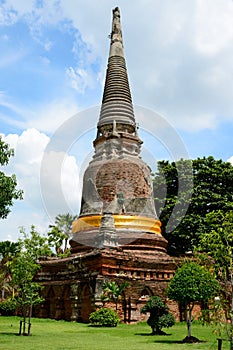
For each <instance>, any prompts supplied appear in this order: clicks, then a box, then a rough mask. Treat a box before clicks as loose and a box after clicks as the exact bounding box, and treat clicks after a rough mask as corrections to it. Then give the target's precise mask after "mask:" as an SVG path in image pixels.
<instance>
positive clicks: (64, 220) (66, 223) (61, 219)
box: [55, 213, 77, 252]
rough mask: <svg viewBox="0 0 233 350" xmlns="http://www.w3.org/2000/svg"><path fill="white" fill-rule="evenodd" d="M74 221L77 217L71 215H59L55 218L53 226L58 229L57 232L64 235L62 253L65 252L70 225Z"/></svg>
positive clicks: (70, 229) (70, 230)
mask: <svg viewBox="0 0 233 350" xmlns="http://www.w3.org/2000/svg"><path fill="white" fill-rule="evenodd" d="M75 219H77V215H71V214H69V213H67V214H59V215H57V216H56V218H55V225H56V226H57V227H58V229H59V231H61V232H62V233H63V234H65V246H64V252H66V249H67V243H68V239H69V238H70V236H71V233H72V224H73V222H74V220H75Z"/></svg>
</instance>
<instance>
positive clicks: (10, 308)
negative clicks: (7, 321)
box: [0, 299, 16, 316]
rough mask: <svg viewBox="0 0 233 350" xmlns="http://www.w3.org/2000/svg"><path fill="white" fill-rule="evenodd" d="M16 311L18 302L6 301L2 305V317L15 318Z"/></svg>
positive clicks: (0, 312) (0, 311) (0, 313)
mask: <svg viewBox="0 0 233 350" xmlns="http://www.w3.org/2000/svg"><path fill="white" fill-rule="evenodd" d="M15 311H16V302H15V300H13V299H6V300H4V301H2V302H1V303H0V315H2V316H14V315H15Z"/></svg>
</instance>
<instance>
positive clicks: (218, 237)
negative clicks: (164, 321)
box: [198, 210, 233, 349]
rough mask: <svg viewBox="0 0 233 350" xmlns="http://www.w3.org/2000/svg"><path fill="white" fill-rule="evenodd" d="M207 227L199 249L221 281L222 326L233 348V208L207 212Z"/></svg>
mask: <svg viewBox="0 0 233 350" xmlns="http://www.w3.org/2000/svg"><path fill="white" fill-rule="evenodd" d="M206 227H207V228H208V230H206V231H203V233H202V236H201V239H200V242H199V246H198V251H200V252H202V253H205V254H206V255H207V259H209V257H211V258H212V261H213V265H212V267H213V269H214V271H215V274H216V276H217V277H218V280H219V281H220V282H221V286H222V288H221V294H220V302H221V307H222V309H223V310H224V314H225V320H224V321H225V322H223V323H225V327H221V328H222V329H223V330H224V331H225V332H226V333H227V336H228V338H229V339H230V342H231V349H233V210H231V211H229V212H227V213H225V212H224V211H222V210H218V211H212V212H211V213H209V214H207V215H206V217H205V225H204V228H206ZM203 230H204V229H203ZM229 319H230V323H229V322H228V320H229ZM218 325H220V324H218ZM223 326H224V325H223ZM221 328H220V329H221Z"/></svg>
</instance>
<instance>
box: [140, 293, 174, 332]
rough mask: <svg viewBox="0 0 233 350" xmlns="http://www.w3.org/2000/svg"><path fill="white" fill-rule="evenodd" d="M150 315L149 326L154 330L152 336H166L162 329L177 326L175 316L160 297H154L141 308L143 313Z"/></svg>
mask: <svg viewBox="0 0 233 350" xmlns="http://www.w3.org/2000/svg"><path fill="white" fill-rule="evenodd" d="M148 312H149V313H150V316H149V318H148V320H147V324H148V325H149V326H150V327H151V329H152V334H165V333H164V332H163V331H162V328H164V327H165V328H169V327H172V326H173V325H174V324H175V318H174V316H173V315H172V314H171V313H170V312H169V308H168V306H167V305H165V304H164V302H163V301H162V299H161V298H160V297H159V296H156V295H155V296H152V297H151V298H150V299H149V300H148V301H147V302H146V304H145V305H144V306H143V307H142V308H141V313H143V314H146V313H148Z"/></svg>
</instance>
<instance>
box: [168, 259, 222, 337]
mask: <svg viewBox="0 0 233 350" xmlns="http://www.w3.org/2000/svg"><path fill="white" fill-rule="evenodd" d="M218 293H219V283H218V281H217V280H216V278H215V277H214V276H213V275H212V274H211V273H210V271H208V270H207V269H206V268H205V267H204V266H200V265H199V264H197V263H195V262H192V261H190V262H185V263H184V264H183V265H182V266H181V267H179V268H178V269H177V270H176V272H175V275H174V277H173V278H172V279H171V281H170V284H169V287H168V290H167V295H168V298H169V299H171V300H175V301H177V302H178V303H179V304H180V305H182V306H184V308H185V310H186V321H187V329H188V335H187V338H186V340H187V341H189V340H190V338H191V336H192V332H191V325H192V311H193V308H194V305H195V303H197V302H203V303H204V304H207V303H208V302H209V300H210V299H211V298H214V297H215V296H217V295H218Z"/></svg>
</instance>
